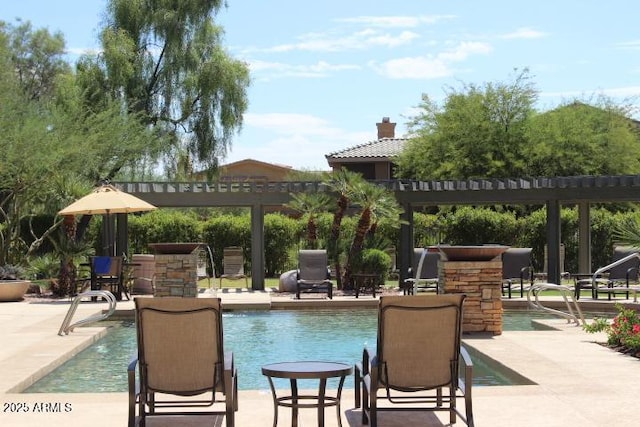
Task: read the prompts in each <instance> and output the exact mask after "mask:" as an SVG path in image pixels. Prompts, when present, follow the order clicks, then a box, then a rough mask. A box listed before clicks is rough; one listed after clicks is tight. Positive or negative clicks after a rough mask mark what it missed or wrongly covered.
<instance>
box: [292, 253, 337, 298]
mask: <svg viewBox="0 0 640 427" xmlns="http://www.w3.org/2000/svg"><path fill="white" fill-rule="evenodd" d="M328 265H329V262H328V259H327V251H326V250H324V249H302V250H300V251H299V252H298V271H297V282H296V299H300V293H301V292H303V291H304V292H326V293H327V296H328V297H329V299H332V298H333V282H332V281H331V272H330V270H329V268H328Z"/></svg>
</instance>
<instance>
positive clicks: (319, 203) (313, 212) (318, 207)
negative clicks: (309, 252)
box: [285, 193, 331, 249]
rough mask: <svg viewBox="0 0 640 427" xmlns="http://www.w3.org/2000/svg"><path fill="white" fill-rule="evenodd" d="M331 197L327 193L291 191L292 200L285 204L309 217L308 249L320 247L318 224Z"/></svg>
mask: <svg viewBox="0 0 640 427" xmlns="http://www.w3.org/2000/svg"><path fill="white" fill-rule="evenodd" d="M330 202H331V197H330V196H329V195H328V194H325V193H291V201H290V202H289V203H287V204H286V205H285V206H286V207H288V208H290V209H293V210H294V211H296V212H299V213H301V214H303V215H306V217H307V249H318V224H317V222H316V220H317V217H318V215H319V214H320V213H322V212H326V211H327V209H328V207H329V204H330Z"/></svg>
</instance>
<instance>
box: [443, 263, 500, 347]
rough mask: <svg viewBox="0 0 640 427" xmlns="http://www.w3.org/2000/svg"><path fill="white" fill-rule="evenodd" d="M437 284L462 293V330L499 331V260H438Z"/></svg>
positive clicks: (447, 290) (495, 333) (449, 292)
mask: <svg viewBox="0 0 640 427" xmlns="http://www.w3.org/2000/svg"><path fill="white" fill-rule="evenodd" d="M438 273H439V274H438V277H439V279H438V288H439V292H441V293H445V294H451V293H463V294H465V295H466V296H467V297H466V299H465V301H464V311H463V324H462V330H463V332H490V333H492V334H494V335H500V334H502V260H501V258H500V257H497V258H494V259H493V260H491V261H442V260H441V261H440V262H439V263H438Z"/></svg>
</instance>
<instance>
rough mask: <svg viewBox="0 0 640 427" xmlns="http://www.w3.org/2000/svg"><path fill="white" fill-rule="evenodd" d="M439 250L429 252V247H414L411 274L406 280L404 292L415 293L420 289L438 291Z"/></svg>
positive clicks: (406, 293) (407, 293)
mask: <svg viewBox="0 0 640 427" xmlns="http://www.w3.org/2000/svg"><path fill="white" fill-rule="evenodd" d="M439 260H440V253H439V252H429V251H428V250H427V248H414V249H413V260H412V264H411V275H412V276H413V277H409V278H408V279H405V280H404V292H403V293H404V294H405V295H415V294H416V293H417V292H418V290H434V291H435V292H436V293H438V261H439Z"/></svg>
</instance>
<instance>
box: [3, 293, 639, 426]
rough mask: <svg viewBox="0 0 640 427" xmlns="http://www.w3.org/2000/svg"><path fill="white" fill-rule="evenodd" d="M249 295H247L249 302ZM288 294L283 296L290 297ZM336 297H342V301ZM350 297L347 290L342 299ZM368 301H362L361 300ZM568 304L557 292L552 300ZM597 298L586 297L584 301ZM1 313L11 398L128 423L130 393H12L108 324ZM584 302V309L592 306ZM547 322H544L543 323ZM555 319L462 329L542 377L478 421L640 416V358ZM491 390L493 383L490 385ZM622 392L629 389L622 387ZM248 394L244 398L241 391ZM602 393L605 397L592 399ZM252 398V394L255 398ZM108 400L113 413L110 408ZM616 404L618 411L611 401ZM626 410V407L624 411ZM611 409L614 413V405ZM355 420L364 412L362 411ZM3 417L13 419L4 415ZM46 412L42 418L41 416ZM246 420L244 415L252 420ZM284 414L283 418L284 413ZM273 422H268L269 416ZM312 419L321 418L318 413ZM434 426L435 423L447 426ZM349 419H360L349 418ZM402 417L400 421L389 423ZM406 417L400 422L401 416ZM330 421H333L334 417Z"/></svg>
mask: <svg viewBox="0 0 640 427" xmlns="http://www.w3.org/2000/svg"><path fill="white" fill-rule="evenodd" d="M238 294H239V295H237V294H236V293H233V294H232V295H234V296H238V298H235V297H234V296H232V297H231V298H225V296H226V295H225V294H222V295H219V296H221V297H222V299H223V304H224V305H226V306H227V307H228V308H229V307H234V309H245V308H246V307H256V306H258V307H261V306H264V305H265V301H264V300H265V296H264V295H260V296H257V297H256V299H255V302H256V305H254V304H253V303H252V300H251V298H253V297H252V296H251V295H250V293H249V292H241V293H238ZM266 297H267V298H269V299H271V300H272V301H271V302H270V307H271V308H273V309H280V308H287V309H291V308H307V307H308V306H311V307H313V308H315V307H322V306H328V307H332V306H333V307H346V308H348V307H363V306H371V307H375V306H376V305H377V299H373V298H371V297H368V298H367V299H364V298H361V299H359V300H358V301H354V298H353V297H351V298H350V299H351V301H343V300H342V299H338V301H340V302H339V303H338V304H335V303H333V304H332V303H329V302H322V301H321V303H320V304H317V303H318V302H319V301H317V300H313V301H312V300H309V301H303V302H298V301H291V299H290V298H288V297H283V296H269V295H266ZM241 299H242V300H241ZM282 299H284V300H285V301H282ZM336 299H337V298H334V301H335V300H336ZM347 299H349V298H347V297H345V298H344V300H347ZM363 301H364V302H363ZM503 302H504V307H505V308H511V307H523V306H526V300H524V301H523V300H516V299H512V300H503ZM558 303H561V301H553V300H549V301H548V304H549V305H550V306H553V305H554V304H558ZM590 303H591V302H589V301H584V303H583V302H582V301H581V306H583V307H585V306H587V305H590ZM120 306H121V313H122V314H125V313H132V310H133V308H132V307H133V303H132V302H127V301H125V302H123V303H122V304H120ZM595 306H596V307H597V308H598V310H596V311H600V309H602V308H603V307H604V308H607V307H611V306H612V304H611V303H608V302H606V301H601V302H599V303H597V304H595ZM0 307H2V308H3V310H2V311H0V319H1V320H2V323H1V324H2V327H1V329H0V337H2V342H3V343H4V344H3V346H2V348H0V361H1V362H2V366H3V375H2V376H0V390H2V393H1V394H2V396H3V401H4V402H18V401H25V402H36V401H45V402H47V401H48V402H52V401H60V400H64V401H69V402H71V403H73V404H74V408H75V410H74V411H73V412H74V414H73V418H71V420H73V421H72V422H74V423H76V424H82V423H83V422H82V420H84V421H85V422H86V423H87V424H89V423H90V424H92V425H93V427H98V426H102V425H104V426H111V425H117V424H120V425H123V424H124V422H125V420H126V393H101V394H100V397H99V398H97V397H96V395H94V394H64V395H61V394H18V393H15V392H14V391H10V390H13V389H15V388H16V385H17V384H20V383H22V382H23V381H27V382H29V381H31V379H30V378H34V375H35V374H36V373H37V372H40V371H41V370H42V369H43V367H44V366H49V365H48V363H52V360H58V359H59V358H60V355H61V354H65V353H67V352H73V351H75V350H74V349H77V348H79V347H80V346H82V345H85V344H86V345H89V344H90V343H91V342H92V341H94V340H95V339H97V337H98V336H99V334H100V333H101V330H103V329H104V328H94V327H83V328H79V329H77V330H76V332H73V333H71V334H69V335H68V336H65V337H59V336H58V335H57V334H56V333H57V329H58V327H59V325H60V322H61V321H62V318H63V317H64V315H65V313H66V309H67V308H68V303H64V302H59V303H51V304H46V303H42V304H37V303H35V304H34V303H30V302H26V301H23V302H18V303H3V304H2V305H0ZM105 307H106V305H104V306H102V305H101V303H90V304H87V305H84V304H81V306H80V307H79V308H78V317H81V316H86V315H90V314H94V313H95V312H96V311H101V310H103V309H104V308H105ZM585 310H586V308H585ZM545 323H546V322H545ZM551 324H552V326H553V327H555V328H556V329H559V330H560V333H558V331H536V332H523V333H519V332H505V333H503V334H502V335H500V336H474V337H467V336H465V337H464V340H465V342H466V343H468V344H469V345H471V346H473V347H474V348H476V349H477V350H479V351H481V352H482V353H484V354H486V355H488V356H489V357H491V358H492V359H494V360H498V361H501V363H502V362H504V364H505V365H506V366H507V367H509V368H510V369H513V370H514V371H516V372H518V373H520V374H522V375H524V376H525V377H526V378H529V379H530V380H532V381H534V382H536V383H537V384H536V385H523V386H493V387H482V388H477V389H474V409H475V411H476V421H477V425H484V424H489V425H493V426H503V425H504V426H512V425H514V424H513V420H514V419H518V420H521V421H522V422H521V423H518V425H519V426H529V425H531V426H533V425H540V424H543V423H546V425H550V426H556V425H557V426H563V427H566V426H574V425H575V426H578V425H580V426H585V427H595V426H600V425H605V424H606V423H607V422H612V421H613V420H615V422H616V423H622V424H623V425H624V424H625V423H627V424H631V423H632V422H634V421H637V420H636V419H635V417H634V416H633V411H632V410H628V411H627V412H625V411H624V410H623V409H622V408H633V407H634V406H633V405H635V396H637V395H639V394H640V385H639V384H638V382H637V381H635V380H634V379H633V378H632V377H633V376H629V375H625V373H626V372H629V370H631V369H637V366H638V365H637V363H638V361H637V360H636V359H633V358H630V357H628V356H624V355H616V354H615V353H613V354H612V352H611V350H609V349H606V348H604V347H602V346H599V345H597V344H594V342H596V341H603V340H604V339H605V338H606V337H604V335H603V334H596V335H590V334H585V333H584V332H583V331H582V330H581V328H579V327H576V326H573V325H571V324H568V323H567V322H566V321H564V320H562V319H557V320H556V319H554V321H552V322H551ZM78 351H79V350H78ZM487 389H491V390H487ZM620 390H624V391H625V393H620V392H619V391H620ZM240 395H241V402H243V404H242V405H241V409H240V412H239V413H238V421H237V422H238V423H239V424H238V425H255V424H252V422H253V420H254V417H255V416H259V417H261V416H263V415H264V419H265V420H268V422H270V421H271V419H270V417H271V414H272V411H273V408H272V406H271V405H272V402H271V397H270V396H269V395H268V394H261V393H260V392H254V391H249V392H241V393H240ZM243 398H244V399H245V400H242V399H243ZM352 399H353V393H352V392H350V391H346V392H345V393H344V394H343V411H344V416H345V418H343V422H344V420H345V419H347V418H349V419H350V420H351V418H353V417H352V416H353V414H354V412H355V413H357V412H358V410H355V409H353V400H352ZM594 399H597V400H598V402H600V403H601V404H599V405H593V404H592V403H593V402H594ZM245 402H251V403H249V404H247V403H245ZM553 407H562V408H563V410H562V411H561V413H558V412H557V411H555V412H554V411H551V410H549V411H547V412H548V413H545V412H544V411H543V409H544V408H553ZM105 408H108V411H107V412H108V413H104V409H105ZM607 408H610V409H607ZM616 408H618V409H616ZM607 411H609V412H607ZM356 418H357V417H356ZM3 419H5V421H3ZM33 420H36V421H37V420H38V418H37V416H36V415H35V414H32V415H30V416H27V415H24V414H23V415H19V414H13V415H12V414H6V413H0V424H2V425H38V424H39V423H38V422H36V421H33ZM42 420H44V419H43V418H40V424H41V423H42V422H43V421H42ZM46 420H47V421H46V422H47V424H48V427H57V426H58V425H60V426H63V425H68V424H69V422H70V419H69V418H65V417H64V416H62V415H61V416H60V417H58V418H55V417H53V418H51V420H50V419H49V418H47V419H46ZM241 420H245V421H244V422H243V421H241ZM282 421H285V420H284V419H283V420H282ZM268 422H267V423H268ZM310 422H313V421H310ZM444 423H445V422H444V421H443V422H442V424H440V423H436V424H429V425H437V426H441V425H444ZM347 425H349V426H353V425H360V424H357V423H356V424H353V423H350V424H347ZM389 425H396V424H389ZM398 425H402V424H398ZM328 426H329V424H328Z"/></svg>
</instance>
